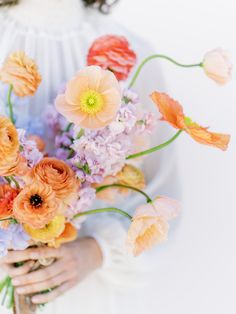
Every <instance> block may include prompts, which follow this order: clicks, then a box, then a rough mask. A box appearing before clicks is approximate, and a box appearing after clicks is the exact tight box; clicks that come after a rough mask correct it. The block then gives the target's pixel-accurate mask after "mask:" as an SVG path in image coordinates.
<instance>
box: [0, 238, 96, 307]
mask: <svg viewBox="0 0 236 314" xmlns="http://www.w3.org/2000/svg"><path fill="white" fill-rule="evenodd" d="M41 258H56V261H55V262H54V263H53V264H51V265H50V266H48V267H45V268H42V269H39V270H36V271H33V272H30V270H31V268H32V266H33V265H34V261H32V260H38V259H41ZM23 261H27V262H25V263H24V264H23V266H21V267H17V268H16V267H14V266H12V264H13V263H17V262H23ZM101 264H102V253H101V250H100V248H99V246H98V244H97V242H96V241H95V240H94V239H93V238H89V237H87V238H82V239H78V240H76V241H74V242H71V243H69V244H66V245H63V246H62V247H61V248H59V249H52V248H48V247H43V248H33V249H28V250H25V251H12V252H9V253H8V255H7V256H6V257H4V258H3V259H1V260H0V266H1V267H2V268H4V269H5V271H6V272H7V273H8V274H9V276H10V277H12V279H13V280H12V283H13V285H14V286H15V288H16V292H17V293H18V294H23V295H31V294H34V296H32V302H33V303H35V304H41V303H47V302H49V301H52V300H53V299H55V298H56V297H58V296H59V295H61V294H63V293H65V292H66V291H67V290H69V289H70V288H72V287H74V286H75V285H76V284H77V283H79V282H80V281H82V280H83V279H84V278H86V277H87V276H88V275H89V274H90V273H91V272H92V271H94V270H96V269H97V268H99V267H100V266H101ZM50 288H53V290H52V291H51V292H48V293H45V294H39V293H40V292H42V291H44V290H48V289H50Z"/></svg>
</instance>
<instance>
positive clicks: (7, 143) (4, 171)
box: [0, 116, 20, 176]
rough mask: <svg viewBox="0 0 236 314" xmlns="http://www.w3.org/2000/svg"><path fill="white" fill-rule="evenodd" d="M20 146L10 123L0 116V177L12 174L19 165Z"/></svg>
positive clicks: (13, 127)
mask: <svg viewBox="0 0 236 314" xmlns="http://www.w3.org/2000/svg"><path fill="white" fill-rule="evenodd" d="M19 150H20V144H19V139H18V134H17V130H16V128H15V126H14V125H13V124H12V122H11V121H10V120H9V119H8V118H7V117H4V116H0V176H8V175H12V174H14V171H15V168H16V167H17V165H18V163H19Z"/></svg>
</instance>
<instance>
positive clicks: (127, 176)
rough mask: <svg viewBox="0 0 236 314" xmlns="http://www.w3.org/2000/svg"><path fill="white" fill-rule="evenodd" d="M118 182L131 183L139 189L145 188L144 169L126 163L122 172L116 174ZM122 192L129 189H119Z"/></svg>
mask: <svg viewBox="0 0 236 314" xmlns="http://www.w3.org/2000/svg"><path fill="white" fill-rule="evenodd" d="M116 178H117V183H119V184H123V185H129V186H132V187H134V188H137V189H140V190H142V189H144V188H145V178H144V174H143V172H142V170H140V169H139V168H137V167H135V166H133V165H129V164H126V165H125V166H124V167H123V168H122V170H121V171H120V172H118V173H117V175H116ZM119 190H120V191H121V192H124V193H127V192H128V190H127V189H122V188H121V189H119Z"/></svg>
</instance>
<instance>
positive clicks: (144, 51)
mask: <svg viewBox="0 0 236 314" xmlns="http://www.w3.org/2000/svg"><path fill="white" fill-rule="evenodd" d="M108 33H109V34H120V35H124V36H126V37H127V39H128V40H129V42H130V43H131V46H132V47H133V49H134V50H135V51H136V53H137V54H138V59H139V61H141V60H142V59H143V58H144V57H146V56H148V55H150V54H151V53H153V52H154V51H153V49H152V48H151V47H150V46H149V45H148V44H147V43H146V42H145V41H143V40H141V39H140V38H137V37H136V36H134V35H133V34H131V33H130V32H128V31H127V30H126V29H124V28H123V27H121V26H120V25H118V24H117V23H116V22H114V21H113V19H112V17H111V16H104V15H102V14H100V13H98V12H96V11H95V10H92V9H84V7H83V4H82V1H80V0H20V4H19V5H16V6H12V7H5V8H1V9H0V64H1V63H2V62H3V61H4V59H5V58H6V56H7V55H8V54H9V53H10V52H12V51H15V50H24V51H25V52H26V53H27V54H28V55H30V56H31V57H32V58H34V59H35V60H36V61H37V63H38V65H39V69H40V72H41V74H42V77H43V81H42V84H41V86H40V88H39V90H38V92H37V94H36V95H35V96H34V97H33V98H31V99H30V100H29V101H30V102H31V105H30V106H25V105H24V104H23V105H22V106H21V105H20V106H19V108H18V116H19V119H20V121H21V124H22V125H24V124H28V123H29V122H30V124H31V125H32V126H34V128H37V127H38V130H42V128H41V127H40V116H41V114H42V112H43V109H44V106H45V105H46V104H47V103H49V102H50V103H51V102H52V101H53V97H55V94H56V92H57V90H58V88H59V86H60V85H61V83H63V82H65V81H67V80H69V79H70V78H71V77H72V76H73V75H74V74H75V73H76V72H77V71H78V69H80V68H81V67H83V66H85V62H86V54H87V52H88V48H89V46H90V45H91V43H92V42H93V40H95V39H96V38H97V37H99V36H101V35H103V34H108ZM155 89H157V90H159V91H164V90H165V86H164V82H163V77H162V74H161V69H160V66H159V64H158V63H156V62H155V61H154V62H153V63H151V64H149V65H147V66H146V68H145V69H144V70H143V72H142V75H141V77H140V78H139V79H138V81H137V83H136V86H135V90H136V91H137V92H138V93H139V95H140V98H141V100H142V102H143V103H144V104H145V106H151V108H154V106H153V105H152V104H151V102H150V100H149V97H148V96H149V95H150V93H151V92H152V91H153V90H155ZM0 98H1V97H0ZM2 104H3V100H2V101H0V112H1V111H3V105H2ZM170 130H171V129H170V128H168V126H166V125H165V124H162V123H159V125H158V127H157V131H156V133H155V136H153V143H155V144H158V143H161V142H163V141H165V140H167V139H169V137H170V136H171V132H172V131H170ZM144 169H145V175H146V178H147V182H148V186H147V189H146V191H147V193H149V194H150V195H151V196H156V195H158V194H159V195H161V194H165V195H167V196H171V197H178V191H177V188H178V184H177V180H176V178H177V174H176V167H175V155H174V151H173V146H171V147H168V148H167V149H165V150H163V151H161V152H159V153H156V154H153V155H151V156H149V157H148V158H147V159H146V161H145V163H144ZM143 201H144V200H143V198H142V197H141V196H136V195H134V196H132V197H130V198H129V199H128V200H125V202H123V203H121V204H119V206H120V208H123V209H124V210H130V211H131V212H132V210H133V209H134V208H135V206H137V204H139V203H141V202H143ZM94 206H95V205H94ZM96 206H97V204H96ZM80 234H84V235H91V236H93V237H94V238H95V239H96V240H97V241H98V243H99V244H100V246H101V248H102V251H103V255H104V263H103V267H102V269H100V270H98V271H96V272H94V273H93V274H91V275H90V276H89V278H87V279H86V280H84V281H83V282H82V283H81V284H79V285H78V286H77V287H76V288H74V289H73V290H72V291H71V292H70V293H67V294H66V295H65V296H62V297H60V298H59V299H58V300H57V301H56V302H53V303H52V304H50V305H48V306H47V307H46V308H45V309H44V312H43V313H45V314H47V313H56V314H64V313H81V314H100V313H101V314H116V313H117V314H120V313H122V314H125V313H129V314H132V313H135V314H139V313H140V314H141V313H146V309H147V306H148V304H147V305H146V306H145V300H147V298H146V294H147V292H146V291H147V290H146V289H145V288H142V285H143V284H144V283H145V282H149V288H148V290H150V289H152V290H153V289H155V287H154V286H152V284H153V283H152V280H149V279H151V277H153V272H155V267H156V262H157V260H158V259H160V258H162V255H161V251H162V250H165V249H167V244H164V245H161V246H159V247H156V248H155V249H153V250H152V251H150V252H147V253H146V254H143V255H142V256H140V257H138V258H131V257H128V256H127V254H126V250H125V246H124V243H125V237H126V234H127V225H126V223H125V221H123V219H120V218H119V219H118V217H117V216H115V217H114V215H104V216H96V217H95V216H94V217H91V218H89V219H87V221H86V222H85V224H84V226H83V230H82V233H80ZM137 287H139V289H137ZM134 289H135V290H134ZM138 298H139V300H141V299H142V305H143V306H140V302H137V299H138ZM135 304H136V306H135ZM75 308H76V310H75ZM145 308H146V309H145ZM5 311H6V310H5V309H2V308H1V307H0V312H1V313H7V312H5ZM152 313H153V314H154V313H155V314H156V313H157V312H156V310H155V309H153V312H152V309H150V310H149V314H152Z"/></svg>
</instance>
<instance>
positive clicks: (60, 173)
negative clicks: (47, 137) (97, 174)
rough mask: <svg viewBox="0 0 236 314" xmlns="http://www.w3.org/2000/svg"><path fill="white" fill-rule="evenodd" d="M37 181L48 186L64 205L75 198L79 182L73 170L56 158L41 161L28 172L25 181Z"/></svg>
mask: <svg viewBox="0 0 236 314" xmlns="http://www.w3.org/2000/svg"><path fill="white" fill-rule="evenodd" d="M34 179H36V180H38V181H40V182H43V183H46V184H48V185H50V186H51V187H52V189H53V191H54V192H55V194H56V197H57V198H58V199H59V200H60V201H63V202H64V203H66V204H69V203H71V202H73V201H74V200H75V199H76V197H77V192H78V187H79V181H78V180H77V179H76V177H75V174H74V172H73V170H72V169H71V168H70V167H69V166H68V165H67V164H66V163H65V162H64V161H62V160H58V159H56V158H49V157H47V158H44V159H42V160H41V161H40V162H39V163H38V164H37V165H36V166H35V167H34V168H33V169H32V170H31V172H30V174H29V177H28V178H27V179H26V181H28V182H30V181H31V180H34Z"/></svg>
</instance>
